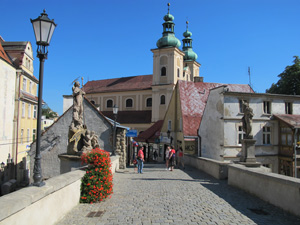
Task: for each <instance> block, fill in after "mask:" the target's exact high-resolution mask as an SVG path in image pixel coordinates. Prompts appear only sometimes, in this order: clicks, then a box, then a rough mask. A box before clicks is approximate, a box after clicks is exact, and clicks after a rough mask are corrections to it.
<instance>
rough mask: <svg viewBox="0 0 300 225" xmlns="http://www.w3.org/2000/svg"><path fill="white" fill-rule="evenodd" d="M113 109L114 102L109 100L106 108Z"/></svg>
mask: <svg viewBox="0 0 300 225" xmlns="http://www.w3.org/2000/svg"><path fill="white" fill-rule="evenodd" d="M112 107H113V100H111V99H110V100H107V102H106V108H112Z"/></svg>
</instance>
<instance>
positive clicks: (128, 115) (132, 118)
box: [101, 110, 152, 124]
mask: <svg viewBox="0 0 300 225" xmlns="http://www.w3.org/2000/svg"><path fill="white" fill-rule="evenodd" d="M101 112H102V114H103V115H104V116H106V117H108V118H110V119H112V120H113V119H114V115H113V112H112V111H101ZM151 116H152V111H151V110H143V111H119V112H118V115H117V122H118V123H121V124H134V123H151Z"/></svg>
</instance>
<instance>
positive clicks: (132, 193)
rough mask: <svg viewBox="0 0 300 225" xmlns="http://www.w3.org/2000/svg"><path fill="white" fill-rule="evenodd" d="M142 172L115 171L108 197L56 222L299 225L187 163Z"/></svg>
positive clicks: (297, 220)
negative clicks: (174, 167)
mask: <svg viewBox="0 0 300 225" xmlns="http://www.w3.org/2000/svg"><path fill="white" fill-rule="evenodd" d="M143 172H144V173H143V174H137V173H134V170H133V168H127V169H126V170H123V171H120V172H117V173H115V175H114V194H113V195H112V197H111V199H107V200H106V201H105V202H101V203H97V204H79V205H78V206H76V207H75V208H74V209H73V210H72V211H71V212H70V213H69V214H67V215H66V216H65V217H64V218H63V219H62V220H61V221H59V222H58V223H57V225H62V224H64V225H70V224H76V225H79V224H80V225H93V224H98V225H101V224H143V225H146V224H180V225H183V224H230V225H231V224H238V225H241V224H261V225H268V224H270V225H274V224H293V225H297V224H300V218H297V217H295V216H293V215H291V214H289V213H286V212H284V211H282V210H280V209H279V208H276V207H274V206H272V205H270V204H268V203H266V202H264V201H262V200H260V199H258V198H256V197H254V196H251V195H249V194H247V193H246V192H244V191H242V190H240V189H237V188H234V187H231V186H229V185H227V181H226V180H225V181H224V180H217V179H214V178H212V177H211V176H209V175H207V174H205V173H203V172H201V171H198V170H196V169H193V168H190V167H189V168H186V169H185V170H179V169H175V170H174V171H166V170H165V168H164V165H163V164H146V165H145V167H144V171H143ZM274 197H276V196H274ZM96 212H99V213H98V214H97V213H96ZM101 212H104V213H103V214H102V215H100V214H101Z"/></svg>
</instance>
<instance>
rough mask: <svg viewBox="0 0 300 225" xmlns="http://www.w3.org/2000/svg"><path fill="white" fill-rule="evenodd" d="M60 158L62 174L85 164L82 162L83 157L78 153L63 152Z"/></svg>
mask: <svg viewBox="0 0 300 225" xmlns="http://www.w3.org/2000/svg"><path fill="white" fill-rule="evenodd" d="M58 158H59V159H60V174H63V173H67V172H70V171H72V170H76V169H80V168H82V167H84V166H85V165H82V164H81V157H80V156H78V155H68V154H61V155H58Z"/></svg>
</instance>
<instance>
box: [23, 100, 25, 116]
mask: <svg viewBox="0 0 300 225" xmlns="http://www.w3.org/2000/svg"><path fill="white" fill-rule="evenodd" d="M22 117H25V103H24V102H22Z"/></svg>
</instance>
